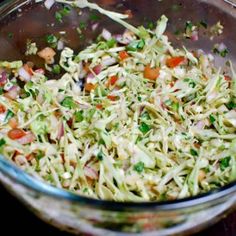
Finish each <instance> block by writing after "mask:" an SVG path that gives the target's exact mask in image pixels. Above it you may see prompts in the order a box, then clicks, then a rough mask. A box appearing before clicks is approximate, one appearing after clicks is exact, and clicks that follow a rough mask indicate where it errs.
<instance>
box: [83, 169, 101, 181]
mask: <svg viewBox="0 0 236 236" xmlns="http://www.w3.org/2000/svg"><path fill="white" fill-rule="evenodd" d="M84 174H85V176H87V177H88V178H90V179H98V172H97V171H96V170H94V169H93V168H91V167H89V166H85V167H84Z"/></svg>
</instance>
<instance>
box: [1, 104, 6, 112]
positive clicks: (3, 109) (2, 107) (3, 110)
mask: <svg viewBox="0 0 236 236" xmlns="http://www.w3.org/2000/svg"><path fill="white" fill-rule="evenodd" d="M5 111H6V107H4V106H3V105H2V104H0V113H4V112H5Z"/></svg>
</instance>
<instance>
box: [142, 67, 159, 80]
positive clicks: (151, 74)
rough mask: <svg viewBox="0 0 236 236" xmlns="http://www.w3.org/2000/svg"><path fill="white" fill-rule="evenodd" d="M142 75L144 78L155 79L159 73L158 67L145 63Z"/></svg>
mask: <svg viewBox="0 0 236 236" xmlns="http://www.w3.org/2000/svg"><path fill="white" fill-rule="evenodd" d="M143 75H144V77H145V78H146V79H150V80H156V79H157V78H158V76H159V75H160V69H159V68H158V67H155V68H151V67H150V65H147V66H146V67H145V69H144V72H143Z"/></svg>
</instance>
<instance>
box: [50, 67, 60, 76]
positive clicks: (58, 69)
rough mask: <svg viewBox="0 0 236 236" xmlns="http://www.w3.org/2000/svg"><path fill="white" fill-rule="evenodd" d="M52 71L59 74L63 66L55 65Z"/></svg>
mask: <svg viewBox="0 0 236 236" xmlns="http://www.w3.org/2000/svg"><path fill="white" fill-rule="evenodd" d="M52 72H53V73H54V74H57V75H59V74H60V73H61V67H60V66H59V65H53V67H52Z"/></svg>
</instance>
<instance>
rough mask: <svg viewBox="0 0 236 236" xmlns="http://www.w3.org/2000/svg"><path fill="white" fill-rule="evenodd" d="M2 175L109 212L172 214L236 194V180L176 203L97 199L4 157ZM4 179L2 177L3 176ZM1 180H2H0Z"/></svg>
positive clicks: (46, 193) (53, 194)
mask: <svg viewBox="0 0 236 236" xmlns="http://www.w3.org/2000/svg"><path fill="white" fill-rule="evenodd" d="M0 173H3V174H4V177H6V176H7V177H9V178H10V179H11V180H12V181H13V182H14V183H15V184H20V185H22V186H24V187H26V188H27V189H29V190H33V191H34V192H35V193H36V194H37V193H38V194H45V195H47V196H49V197H52V198H57V199H58V200H66V201H70V202H73V203H77V204H81V205H86V206H88V207H94V208H99V209H104V210H110V211H144V210H145V211H149V212H150V211H173V210H184V209H186V208H193V207H198V206H200V205H201V207H202V205H203V204H210V203H213V204H215V203H216V201H221V202H222V201H224V199H225V197H229V196H230V195H231V194H234V193H236V181H234V182H232V183H229V184H227V185H225V186H223V187H220V188H218V189H216V190H212V191H209V192H207V193H203V194H199V195H196V196H193V197H187V198H183V199H177V200H168V201H155V202H154V201H153V202H145V201H144V202H115V201H108V200H100V199H94V198H90V197H87V196H82V195H78V194H76V193H73V192H69V191H67V190H64V189H60V188H57V187H54V186H52V185H49V184H47V183H46V182H43V181H41V180H39V179H36V178H35V177H33V176H31V175H29V174H28V173H26V172H25V171H23V170H22V169H20V168H19V167H17V166H16V165H15V164H14V163H11V162H10V161H9V160H7V159H6V158H5V157H4V156H2V155H0ZM0 177H1V176H0ZM0 179H1V178H0Z"/></svg>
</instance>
